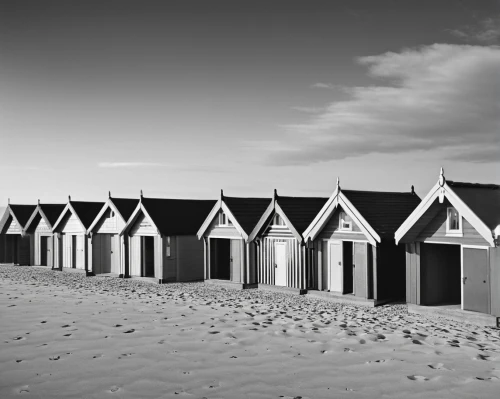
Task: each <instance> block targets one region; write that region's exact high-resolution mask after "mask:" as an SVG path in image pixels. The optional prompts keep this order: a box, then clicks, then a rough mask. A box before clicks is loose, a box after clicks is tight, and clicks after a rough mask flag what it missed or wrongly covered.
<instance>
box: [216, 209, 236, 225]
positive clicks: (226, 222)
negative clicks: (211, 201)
mask: <svg viewBox="0 0 500 399" xmlns="http://www.w3.org/2000/svg"><path fill="white" fill-rule="evenodd" d="M232 225H233V224H232V223H231V221H230V220H229V218H228V217H227V215H226V214H225V213H224V212H219V226H232Z"/></svg>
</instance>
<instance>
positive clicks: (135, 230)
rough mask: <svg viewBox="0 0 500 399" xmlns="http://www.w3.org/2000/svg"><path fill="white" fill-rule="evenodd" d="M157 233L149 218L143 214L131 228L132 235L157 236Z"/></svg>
mask: <svg viewBox="0 0 500 399" xmlns="http://www.w3.org/2000/svg"><path fill="white" fill-rule="evenodd" d="M156 234H157V231H156V229H155V228H154V226H153V225H152V224H151V222H150V221H149V219H148V218H146V216H145V215H144V214H143V213H140V214H139V215H138V216H137V219H136V220H135V223H134V224H133V225H132V227H131V228H130V235H131V236H134V235H144V236H151V235H156Z"/></svg>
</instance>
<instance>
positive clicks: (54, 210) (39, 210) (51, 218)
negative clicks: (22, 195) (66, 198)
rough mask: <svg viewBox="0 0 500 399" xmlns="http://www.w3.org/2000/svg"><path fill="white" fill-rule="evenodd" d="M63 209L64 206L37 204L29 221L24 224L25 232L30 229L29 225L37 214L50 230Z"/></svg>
mask: <svg viewBox="0 0 500 399" xmlns="http://www.w3.org/2000/svg"><path fill="white" fill-rule="evenodd" d="M65 207H66V205H65V204H38V205H37V206H36V208H35V210H34V211H33V213H32V214H31V217H30V219H29V220H28V222H27V223H26V226H25V230H28V229H29V228H30V226H31V224H32V223H33V221H34V220H35V219H36V215H38V214H40V216H41V217H42V218H43V219H44V220H45V223H46V224H47V226H48V227H49V228H50V229H52V226H53V225H54V223H55V222H56V221H57V219H59V216H61V213H62V211H63V210H64V208H65ZM37 220H38V219H37Z"/></svg>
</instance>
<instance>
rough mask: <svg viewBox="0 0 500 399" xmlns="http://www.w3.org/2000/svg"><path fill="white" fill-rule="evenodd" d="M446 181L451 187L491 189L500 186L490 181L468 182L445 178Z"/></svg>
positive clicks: (496, 188)
mask: <svg viewBox="0 0 500 399" xmlns="http://www.w3.org/2000/svg"><path fill="white" fill-rule="evenodd" d="M446 183H447V184H448V185H450V186H452V187H471V188H490V189H492V190H498V189H499V188H500V185H498V184H492V183H469V182H459V181H453V180H446Z"/></svg>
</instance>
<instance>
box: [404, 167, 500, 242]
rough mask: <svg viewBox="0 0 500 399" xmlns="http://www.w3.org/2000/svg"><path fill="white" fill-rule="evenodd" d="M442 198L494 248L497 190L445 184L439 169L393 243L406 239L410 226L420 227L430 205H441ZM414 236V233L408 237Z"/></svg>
mask: <svg viewBox="0 0 500 399" xmlns="http://www.w3.org/2000/svg"><path fill="white" fill-rule="evenodd" d="M444 198H446V199H447V200H448V201H449V202H450V203H451V205H453V207H455V209H457V210H458V212H459V213H460V215H461V216H462V217H464V218H465V219H466V220H467V221H468V222H469V223H470V224H471V225H472V227H474V229H476V231H477V232H478V233H479V234H481V236H482V237H483V238H484V239H485V240H486V241H487V242H488V243H489V244H490V245H491V246H493V247H494V246H495V240H494V237H495V236H497V235H498V233H499V229H500V203H499V201H500V186H498V185H495V184H475V183H460V182H453V181H447V180H446V179H445V177H444V171H443V169H442V168H441V172H440V176H439V180H438V182H437V183H436V184H435V185H434V187H433V188H432V189H431V190H430V191H429V193H428V194H427V195H426V196H425V198H424V199H423V200H422V202H421V203H420V205H419V206H418V207H417V208H416V209H415V210H414V211H413V212H412V213H411V215H409V216H408V218H407V219H406V220H405V221H404V222H403V223H402V224H401V226H400V227H399V228H398V230H397V231H396V233H395V234H394V238H395V240H396V243H398V242H400V241H401V240H402V239H403V238H405V236H407V234H409V233H410V230H411V229H412V227H413V226H417V227H416V228H419V227H422V226H419V225H418V221H419V220H420V218H421V217H422V216H423V215H424V214H425V213H426V212H427V210H429V208H430V207H431V206H432V204H434V203H435V202H436V201H437V200H439V202H440V203H442V202H443V201H444ZM414 230H415V229H414ZM415 234H416V233H415V231H413V232H412V233H411V236H413V235H415ZM407 239H408V237H407Z"/></svg>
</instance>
